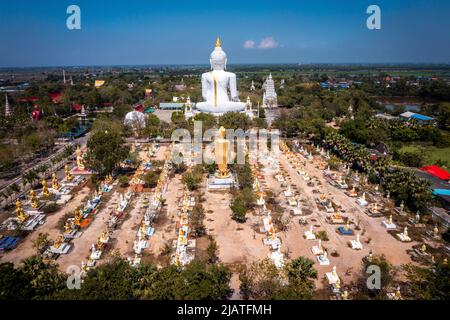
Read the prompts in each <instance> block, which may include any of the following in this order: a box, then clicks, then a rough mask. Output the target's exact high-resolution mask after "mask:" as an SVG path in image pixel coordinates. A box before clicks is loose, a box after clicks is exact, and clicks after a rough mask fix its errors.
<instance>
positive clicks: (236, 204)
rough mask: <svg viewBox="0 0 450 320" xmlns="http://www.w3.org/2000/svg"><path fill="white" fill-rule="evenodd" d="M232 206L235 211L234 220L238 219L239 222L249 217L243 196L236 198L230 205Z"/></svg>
mask: <svg viewBox="0 0 450 320" xmlns="http://www.w3.org/2000/svg"><path fill="white" fill-rule="evenodd" d="M230 208H231V211H233V215H232V219H233V220H236V221H237V222H239V223H244V222H245V221H246V220H247V218H246V217H245V215H246V213H247V209H246V207H245V203H244V201H243V200H242V198H241V197H236V198H234V200H233V202H232V203H231V205H230Z"/></svg>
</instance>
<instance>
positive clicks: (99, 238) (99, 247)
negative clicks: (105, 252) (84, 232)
mask: <svg viewBox="0 0 450 320" xmlns="http://www.w3.org/2000/svg"><path fill="white" fill-rule="evenodd" d="M102 245H103V244H102V238H101V237H98V238H97V243H96V244H95V249H97V250H100V249H101V248H102Z"/></svg>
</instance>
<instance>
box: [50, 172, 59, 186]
mask: <svg viewBox="0 0 450 320" xmlns="http://www.w3.org/2000/svg"><path fill="white" fill-rule="evenodd" d="M52 189H53V190H59V189H61V185H60V184H59V182H58V178H56V173H54V172H53V174H52Z"/></svg>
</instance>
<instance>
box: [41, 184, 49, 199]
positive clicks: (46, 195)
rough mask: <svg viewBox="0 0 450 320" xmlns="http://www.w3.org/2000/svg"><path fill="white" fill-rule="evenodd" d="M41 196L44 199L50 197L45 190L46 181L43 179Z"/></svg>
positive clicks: (46, 189)
mask: <svg viewBox="0 0 450 320" xmlns="http://www.w3.org/2000/svg"><path fill="white" fill-rule="evenodd" d="M42 195H43V196H44V197H46V198H47V197H50V195H51V192H50V190H48V188H47V181H46V180H45V179H44V180H42Z"/></svg>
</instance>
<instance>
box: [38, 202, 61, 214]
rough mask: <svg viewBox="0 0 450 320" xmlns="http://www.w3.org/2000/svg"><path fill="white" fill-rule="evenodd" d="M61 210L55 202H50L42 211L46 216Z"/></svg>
mask: <svg viewBox="0 0 450 320" xmlns="http://www.w3.org/2000/svg"><path fill="white" fill-rule="evenodd" d="M59 208H60V206H59V205H57V204H56V203H54V202H50V203H49V204H47V205H46V206H45V207H44V209H42V211H43V212H44V213H45V214H48V213H53V212H56V211H58V210H59Z"/></svg>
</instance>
